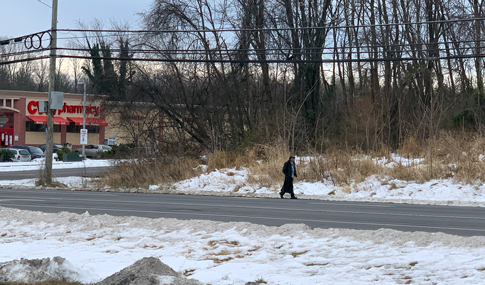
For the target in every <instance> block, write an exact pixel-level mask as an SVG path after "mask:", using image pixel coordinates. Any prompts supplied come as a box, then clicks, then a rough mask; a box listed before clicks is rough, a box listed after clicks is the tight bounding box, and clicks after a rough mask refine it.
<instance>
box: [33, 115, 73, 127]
mask: <svg viewBox="0 0 485 285" xmlns="http://www.w3.org/2000/svg"><path fill="white" fill-rule="evenodd" d="M27 118H29V119H30V120H32V121H34V124H36V125H47V116H27ZM54 125H69V121H68V120H66V119H64V118H63V117H54Z"/></svg>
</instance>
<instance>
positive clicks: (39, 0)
mask: <svg viewBox="0 0 485 285" xmlns="http://www.w3.org/2000/svg"><path fill="white" fill-rule="evenodd" d="M37 1H38V2H40V3H42V4H44V5H45V6H47V7H49V8H51V9H52V7H51V6H49V5H48V4H46V3H44V2H42V1H41V0H37Z"/></svg>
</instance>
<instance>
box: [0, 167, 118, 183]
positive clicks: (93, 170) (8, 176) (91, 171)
mask: <svg viewBox="0 0 485 285" xmlns="http://www.w3.org/2000/svg"><path fill="white" fill-rule="evenodd" d="M109 168H110V167H109V166H104V167H86V168H65V169H53V170H52V175H53V176H54V177H67V176H89V177H93V176H99V175H100V174H101V173H102V172H104V171H107V170H109ZM39 173H40V170H38V169H37V170H22V171H4V172H2V171H1V169H0V180H19V179H30V178H38V177H39Z"/></svg>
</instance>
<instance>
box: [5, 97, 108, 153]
mask: <svg viewBox="0 0 485 285" xmlns="http://www.w3.org/2000/svg"><path fill="white" fill-rule="evenodd" d="M47 100H48V94H47V92H27V91H10V90H8V91H1V90H0V118H4V119H3V121H6V119H8V121H7V122H6V123H4V124H3V125H2V126H0V138H1V142H0V146H2V147H5V146H9V145H14V144H27V145H42V144H45V143H46V128H47V115H46V114H45V113H42V112H41V111H40V110H39V102H42V101H47ZM41 105H42V104H41ZM104 113H105V112H104V109H103V104H102V102H101V101H100V100H97V99H96V98H95V97H94V96H89V95H88V96H87V99H86V129H88V144H103V143H104V142H105V128H106V126H108V123H107V122H106V121H105V118H104ZM82 125H83V95H82V94H67V93H65V94H64V104H63V107H62V109H61V110H55V112H54V143H55V144H65V143H71V144H72V145H73V146H74V147H77V146H80V130H81V129H82Z"/></svg>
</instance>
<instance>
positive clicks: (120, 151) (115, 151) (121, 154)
mask: <svg viewBox="0 0 485 285" xmlns="http://www.w3.org/2000/svg"><path fill="white" fill-rule="evenodd" d="M132 155H133V148H131V147H129V146H128V145H125V144H122V145H119V146H118V145H113V146H111V149H110V150H108V151H105V152H102V153H101V158H103V159H107V158H115V159H123V158H130V157H132Z"/></svg>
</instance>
